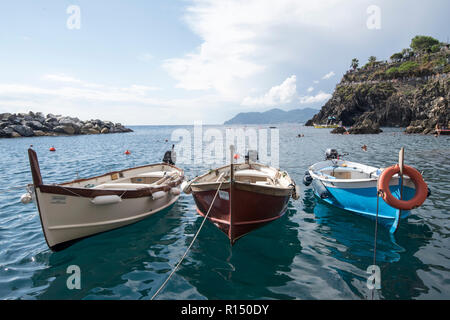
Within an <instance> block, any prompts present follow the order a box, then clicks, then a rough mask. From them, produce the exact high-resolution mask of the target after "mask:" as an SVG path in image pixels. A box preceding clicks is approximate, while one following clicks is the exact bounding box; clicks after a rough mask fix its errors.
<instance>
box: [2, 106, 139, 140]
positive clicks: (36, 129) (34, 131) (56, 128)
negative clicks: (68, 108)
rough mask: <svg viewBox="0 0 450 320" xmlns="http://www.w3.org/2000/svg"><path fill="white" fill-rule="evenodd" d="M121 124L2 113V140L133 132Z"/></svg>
mask: <svg viewBox="0 0 450 320" xmlns="http://www.w3.org/2000/svg"><path fill="white" fill-rule="evenodd" d="M132 131H133V130H131V129H129V128H125V127H124V126H122V125H121V124H120V123H112V122H110V121H101V120H98V119H97V120H89V121H81V120H80V119H78V118H72V117H64V116H61V115H53V114H48V115H47V116H44V115H43V114H42V113H41V112H36V113H34V112H31V111H30V112H29V113H18V114H11V113H1V114H0V138H18V137H32V136H57V135H78V134H100V133H103V134H105V133H119V132H132Z"/></svg>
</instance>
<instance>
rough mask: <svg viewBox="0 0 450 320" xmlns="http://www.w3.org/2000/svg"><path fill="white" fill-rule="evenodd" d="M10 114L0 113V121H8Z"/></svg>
mask: <svg viewBox="0 0 450 320" xmlns="http://www.w3.org/2000/svg"><path fill="white" fill-rule="evenodd" d="M10 116H11V113H0V121H8V118H9V117H10Z"/></svg>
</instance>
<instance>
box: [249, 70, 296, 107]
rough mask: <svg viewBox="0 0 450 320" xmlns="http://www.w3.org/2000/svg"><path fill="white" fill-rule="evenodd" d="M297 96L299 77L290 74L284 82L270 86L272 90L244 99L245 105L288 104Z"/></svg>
mask: <svg viewBox="0 0 450 320" xmlns="http://www.w3.org/2000/svg"><path fill="white" fill-rule="evenodd" d="M296 96H297V77H296V76H295V75H292V76H290V77H289V78H287V79H286V80H284V81H283V83H282V84H280V85H278V86H274V87H272V88H270V90H269V91H268V92H267V93H265V94H264V95H263V96H261V97H257V98H252V97H246V98H244V100H243V101H242V105H244V106H255V105H261V106H275V105H280V104H287V103H290V102H292V100H293V99H294V98H295V97H296Z"/></svg>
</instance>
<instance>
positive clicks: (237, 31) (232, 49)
mask: <svg viewBox="0 0 450 320" xmlns="http://www.w3.org/2000/svg"><path fill="white" fill-rule="evenodd" d="M348 15H349V11H348V5H347V4H346V2H345V1H344V0H322V1H298V0H279V1H273V0H250V1H245V2H243V1H240V0H227V1H221V0H193V1H192V5H190V6H189V7H188V8H187V14H186V16H185V21H186V22H187V23H188V25H189V26H190V28H191V29H192V31H193V32H194V33H195V34H196V35H198V36H199V37H200V39H201V40H202V43H201V45H200V46H199V47H197V48H196V49H195V50H193V51H191V52H190V53H188V54H186V55H184V56H182V57H176V58H172V59H167V60H165V61H164V63H163V67H164V68H165V69H166V70H167V72H168V73H169V75H170V76H172V77H173V78H174V79H175V80H176V81H177V84H176V86H177V87H178V88H183V89H186V90H215V91H217V92H218V93H220V94H221V95H222V96H226V97H231V98H234V99H236V100H237V99H241V97H242V96H243V95H245V92H248V90H249V89H250V88H248V87H246V86H247V85H250V86H252V85H251V84H248V81H246V80H248V79H251V78H252V77H253V79H254V78H255V77H257V76H258V75H260V74H261V73H263V72H264V71H267V70H268V68H272V67H276V64H280V63H292V62H293V61H300V60H302V57H304V56H305V55H309V52H311V51H313V49H314V47H315V46H316V44H317V39H314V41H313V40H310V39H308V41H305V40H306V38H307V37H308V36H307V35H302V34H304V31H305V27H313V28H318V29H323V28H329V29H331V28H333V29H336V28H342V26H343V25H342V20H343V19H342V16H348ZM309 31H310V30H309ZM298 35H302V36H301V38H302V40H301V41H300V40H299V41H292V37H296V38H297V37H298ZM310 49H311V50H310ZM304 60H307V59H304ZM256 81H258V79H256Z"/></svg>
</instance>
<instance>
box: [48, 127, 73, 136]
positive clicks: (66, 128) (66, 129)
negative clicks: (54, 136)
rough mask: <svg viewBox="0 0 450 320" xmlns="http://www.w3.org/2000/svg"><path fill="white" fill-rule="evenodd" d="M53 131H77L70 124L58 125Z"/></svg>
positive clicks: (63, 132)
mask: <svg viewBox="0 0 450 320" xmlns="http://www.w3.org/2000/svg"><path fill="white" fill-rule="evenodd" d="M53 131H54V132H58V133H62V134H69V135H72V134H74V133H75V129H74V128H73V127H72V126H70V125H62V126H57V127H55V128H53Z"/></svg>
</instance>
